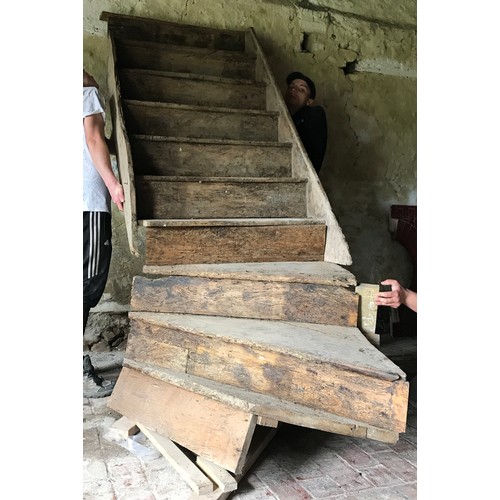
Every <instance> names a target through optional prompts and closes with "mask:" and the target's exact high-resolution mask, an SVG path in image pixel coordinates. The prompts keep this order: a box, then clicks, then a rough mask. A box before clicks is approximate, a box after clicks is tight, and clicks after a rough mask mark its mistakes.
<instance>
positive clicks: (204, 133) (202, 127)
mask: <svg viewBox="0 0 500 500" xmlns="http://www.w3.org/2000/svg"><path fill="white" fill-rule="evenodd" d="M122 105H123V112H124V116H125V123H126V125H127V130H128V132H129V133H132V134H149V135H164V136H171V137H197V138H208V139H210V138H216V139H236V140H248V141H277V140H278V131H277V123H278V114H277V113H273V112H265V111H255V110H234V109H230V108H213V107H203V106H188V105H185V104H166V103H161V102H146V101H130V100H125V99H123V100H122ZM208 123H209V124H210V126H209V127H208V126H207V124H208Z"/></svg>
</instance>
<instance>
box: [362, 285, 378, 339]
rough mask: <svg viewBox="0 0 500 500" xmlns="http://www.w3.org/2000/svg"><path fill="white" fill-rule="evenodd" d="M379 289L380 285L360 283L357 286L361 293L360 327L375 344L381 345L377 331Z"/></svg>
mask: <svg viewBox="0 0 500 500" xmlns="http://www.w3.org/2000/svg"><path fill="white" fill-rule="evenodd" d="M378 291H379V285H371V284H368V283H360V284H359V285H358V286H357V287H356V293H357V294H359V315H358V327H359V329H360V330H361V331H362V332H363V333H364V334H365V336H366V338H367V339H368V340H369V341H370V342H371V343H372V344H373V345H380V335H378V334H377V333H375V327H376V326H377V310H378V307H377V305H376V304H375V302H374V300H375V295H376V294H377V293H378Z"/></svg>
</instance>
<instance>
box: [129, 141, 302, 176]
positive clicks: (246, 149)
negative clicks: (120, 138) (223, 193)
mask: <svg viewBox="0 0 500 500" xmlns="http://www.w3.org/2000/svg"><path fill="white" fill-rule="evenodd" d="M129 139H130V146H131V150H132V158H133V162H134V172H135V174H136V175H170V176H179V175H182V176H198V177H219V176H220V177H291V176H292V172H291V157H290V155H291V147H292V146H291V144H286V143H279V142H261V141H253V142H251V141H227V140H226V141H218V140H216V139H190V138H186V137H161V136H160V137H158V136H145V135H132V136H130V137H129Z"/></svg>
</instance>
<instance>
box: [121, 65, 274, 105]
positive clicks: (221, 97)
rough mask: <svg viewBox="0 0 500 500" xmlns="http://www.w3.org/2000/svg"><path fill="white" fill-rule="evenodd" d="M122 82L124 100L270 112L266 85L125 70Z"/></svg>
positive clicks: (149, 71)
mask: <svg viewBox="0 0 500 500" xmlns="http://www.w3.org/2000/svg"><path fill="white" fill-rule="evenodd" d="M120 82H121V85H122V94H123V97H124V99H139V100H144V101H157V102H175V103H177V104H193V105H195V106H221V107H224V108H240V109H262V110H265V109H266V89H265V85H263V84H259V83H256V82H252V81H249V80H236V79H234V78H231V79H229V78H218V77H208V76H204V75H186V74H184V73H167V72H164V71H156V70H150V69H137V68H133V69H129V68H124V69H122V70H121V71H120Z"/></svg>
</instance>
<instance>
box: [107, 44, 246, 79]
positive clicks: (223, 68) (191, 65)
mask: <svg viewBox="0 0 500 500" xmlns="http://www.w3.org/2000/svg"><path fill="white" fill-rule="evenodd" d="M117 52H118V61H119V64H120V66H121V67H122V68H142V69H153V70H158V71H170V72H173V73H190V74H195V75H207V76H218V77H224V78H242V79H247V80H254V79H255V60H254V59H248V60H241V59H239V58H238V59H236V58H234V57H233V58H231V57H230V56H231V54H229V55H228V56H227V57H223V56H222V55H219V54H221V53H220V52H219V53H218V52H214V53H213V54H192V53H189V52H187V51H186V52H181V51H168V49H167V50H161V49H156V48H151V47H141V46H138V45H137V46H134V45H130V44H127V45H126V44H119V45H118V50H117Z"/></svg>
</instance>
